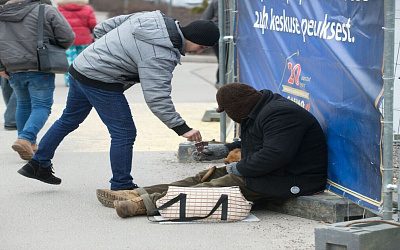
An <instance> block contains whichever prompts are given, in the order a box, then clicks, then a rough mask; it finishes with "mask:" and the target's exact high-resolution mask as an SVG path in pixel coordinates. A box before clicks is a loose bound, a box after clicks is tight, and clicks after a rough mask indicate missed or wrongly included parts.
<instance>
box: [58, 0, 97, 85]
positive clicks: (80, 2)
mask: <svg viewBox="0 0 400 250" xmlns="http://www.w3.org/2000/svg"><path fill="white" fill-rule="evenodd" d="M57 3H58V10H59V11H60V12H61V14H63V15H64V17H65V18H66V19H67V21H68V23H69V24H70V25H71V27H72V30H73V31H74V33H75V41H74V44H73V45H72V46H71V47H69V49H68V50H67V52H66V53H67V59H68V63H69V64H71V63H72V61H74V59H75V58H76V57H77V56H78V55H79V54H80V53H81V52H82V51H83V50H84V49H86V47H87V46H89V45H90V44H91V43H92V42H93V35H92V33H93V29H94V27H95V26H96V23H97V22H96V16H95V14H94V11H93V8H92V6H90V5H89V1H88V0H58V1H57ZM64 80H65V85H66V86H69V74H68V73H66V74H65V76H64Z"/></svg>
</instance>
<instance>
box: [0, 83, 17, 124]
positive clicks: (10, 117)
mask: <svg viewBox="0 0 400 250" xmlns="http://www.w3.org/2000/svg"><path fill="white" fill-rule="evenodd" d="M0 81H1V91H2V94H3V99H4V102H5V103H6V111H5V112H4V129H5V130H17V122H16V121H15V112H16V109H17V98H16V97H15V93H14V91H13V89H12V88H11V86H10V83H9V82H8V80H7V79H6V78H1V79H0Z"/></svg>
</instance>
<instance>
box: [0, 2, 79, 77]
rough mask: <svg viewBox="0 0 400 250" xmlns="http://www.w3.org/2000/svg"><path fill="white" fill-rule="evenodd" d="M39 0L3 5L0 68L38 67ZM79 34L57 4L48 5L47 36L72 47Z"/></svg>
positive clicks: (1, 10) (50, 39)
mask: <svg viewBox="0 0 400 250" xmlns="http://www.w3.org/2000/svg"><path fill="white" fill-rule="evenodd" d="M38 14H39V1H37V0H36V1H35V0H23V1H17V2H15V3H11V4H5V5H0V71H4V70H5V71H7V72H19V71H37V70H38V62H37V50H36V48H37V21H38ZM74 38H75V35H74V33H73V31H72V29H71V26H70V25H69V24H68V22H67V20H66V19H65V18H64V17H63V16H62V15H61V13H60V12H59V11H58V10H57V9H56V8H55V7H53V6H50V5H47V4H46V5H45V21H44V39H45V40H47V41H50V43H51V44H54V45H58V46H60V47H62V48H65V49H66V48H68V47H69V46H71V45H72V44H73V42H74Z"/></svg>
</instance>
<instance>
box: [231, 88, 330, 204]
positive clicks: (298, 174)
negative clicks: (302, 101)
mask: <svg viewBox="0 0 400 250" xmlns="http://www.w3.org/2000/svg"><path fill="white" fill-rule="evenodd" d="M262 93H263V97H262V99H261V100H260V101H259V102H258V103H257V104H256V106H255V107H254V108H253V110H252V111H251V113H250V115H249V117H248V118H247V119H245V120H244V121H243V122H242V123H241V151H242V159H241V160H240V161H239V162H238V163H237V165H236V167H237V170H238V171H239V172H240V173H241V174H242V175H243V176H244V177H245V180H246V186H247V187H248V188H249V189H251V190H253V191H255V192H257V193H261V194H264V195H265V198H268V199H285V198H290V197H295V196H299V195H309V194H313V193H316V192H318V191H322V190H324V189H325V184H326V179H327V162H328V158H327V145H326V139H325V136H324V133H323V131H322V129H321V127H320V125H319V123H318V121H317V119H316V118H315V117H314V116H313V115H312V114H311V113H309V112H308V111H306V110H305V109H303V108H301V107H300V106H298V105H297V104H295V103H294V102H292V101H290V100H288V99H286V98H284V97H282V96H281V95H279V94H273V93H272V92H271V91H269V90H264V91H262ZM227 146H228V147H229V148H230V149H232V148H233V147H235V146H238V145H237V144H232V145H227Z"/></svg>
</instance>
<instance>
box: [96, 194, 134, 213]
mask: <svg viewBox="0 0 400 250" xmlns="http://www.w3.org/2000/svg"><path fill="white" fill-rule="evenodd" d="M96 196H97V199H98V200H99V201H100V203H101V204H103V206H106V207H110V208H114V201H126V200H129V199H133V198H136V197H139V196H140V195H139V194H138V193H137V192H135V191H134V190H118V191H113V190H109V189H97V190H96Z"/></svg>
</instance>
